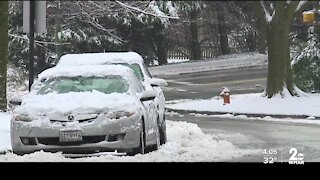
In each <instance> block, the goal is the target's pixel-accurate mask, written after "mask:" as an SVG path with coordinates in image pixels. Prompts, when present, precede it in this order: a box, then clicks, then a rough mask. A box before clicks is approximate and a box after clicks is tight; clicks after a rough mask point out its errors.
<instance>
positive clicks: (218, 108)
mask: <svg viewBox="0 0 320 180" xmlns="http://www.w3.org/2000/svg"><path fill="white" fill-rule="evenodd" d="M230 98H231V100H230V104H228V105H223V100H222V99H221V98H220V97H213V98H211V99H199V100H181V101H180V102H179V101H178V100H175V101H173V102H170V101H168V102H167V105H166V107H167V108H170V109H175V110H194V111H211V112H226V113H249V114H270V115H307V116H318V117H319V116H320V111H319V109H320V103H319V102H320V94H304V96H302V97H291V96H286V97H285V98H281V96H280V95H279V96H276V97H273V98H271V99H268V98H266V97H262V96H261V94H260V93H253V94H241V95H232V90H231V96H230ZM171 103H173V104H171Z"/></svg>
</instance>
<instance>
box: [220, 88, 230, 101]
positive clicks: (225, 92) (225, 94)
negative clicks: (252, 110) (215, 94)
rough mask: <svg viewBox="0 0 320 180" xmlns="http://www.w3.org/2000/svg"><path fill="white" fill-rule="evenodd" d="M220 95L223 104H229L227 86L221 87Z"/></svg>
mask: <svg viewBox="0 0 320 180" xmlns="http://www.w3.org/2000/svg"><path fill="white" fill-rule="evenodd" d="M220 96H221V97H223V105H226V104H230V90H229V89H228V88H227V87H224V88H223V90H222V91H221V93H220Z"/></svg>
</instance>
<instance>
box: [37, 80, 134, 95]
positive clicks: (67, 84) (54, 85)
mask: <svg viewBox="0 0 320 180" xmlns="http://www.w3.org/2000/svg"><path fill="white" fill-rule="evenodd" d="M128 89H129V84H128V82H127V81H126V80H125V79H123V78H121V77H120V76H108V77H59V78H54V79H50V80H48V81H45V82H44V86H42V88H41V89H40V90H39V91H38V92H37V94H41V95H43V94H47V93H51V92H56V93H58V94H63V93H69V92H86V91H93V90H96V91H99V92H102V93H105V94H111V93H125V92H127V91H128Z"/></svg>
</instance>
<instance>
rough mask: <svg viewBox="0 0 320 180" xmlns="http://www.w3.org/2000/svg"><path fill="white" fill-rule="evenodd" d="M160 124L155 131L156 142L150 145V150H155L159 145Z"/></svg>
mask: <svg viewBox="0 0 320 180" xmlns="http://www.w3.org/2000/svg"><path fill="white" fill-rule="evenodd" d="M160 139H161V137H160V126H158V127H157V132H156V143H155V144H154V145H152V146H151V148H150V151H156V150H158V149H159V147H160V144H161V143H160Z"/></svg>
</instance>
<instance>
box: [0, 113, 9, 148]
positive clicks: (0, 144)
mask: <svg viewBox="0 0 320 180" xmlns="http://www.w3.org/2000/svg"><path fill="white" fill-rule="evenodd" d="M10 149H11V141H10V114H8V113H3V112H0V153H1V152H4V151H7V150H10Z"/></svg>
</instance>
